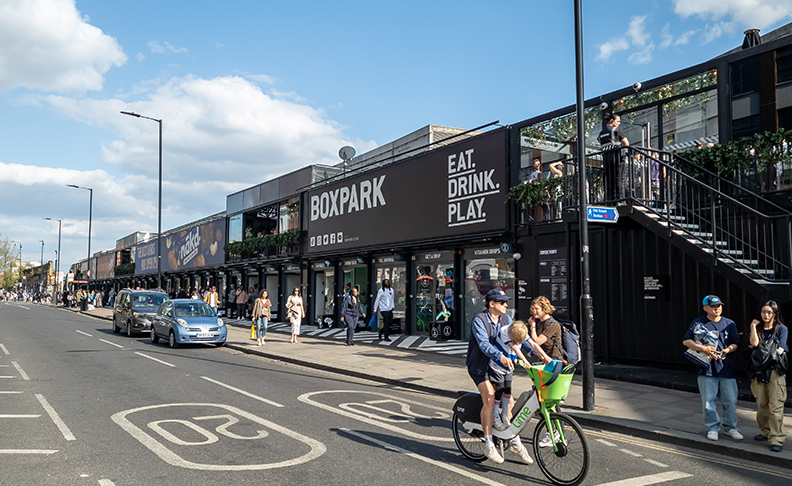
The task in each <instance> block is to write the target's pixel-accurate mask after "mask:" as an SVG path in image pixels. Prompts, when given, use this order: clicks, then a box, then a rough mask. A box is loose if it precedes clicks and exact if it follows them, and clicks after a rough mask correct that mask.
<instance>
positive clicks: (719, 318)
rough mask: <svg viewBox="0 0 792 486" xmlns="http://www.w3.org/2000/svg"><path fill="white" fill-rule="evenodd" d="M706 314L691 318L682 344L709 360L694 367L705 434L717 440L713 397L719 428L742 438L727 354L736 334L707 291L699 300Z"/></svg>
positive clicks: (715, 298) (733, 375) (719, 304)
mask: <svg viewBox="0 0 792 486" xmlns="http://www.w3.org/2000/svg"><path fill="white" fill-rule="evenodd" d="M702 304H703V305H704V312H706V313H707V315H706V316H703V317H699V318H698V319H696V320H694V321H693V322H692V323H691V324H690V327H689V328H688V330H687V332H685V336H684V341H682V344H684V345H685V346H687V347H688V348H689V349H692V350H693V351H699V352H701V353H704V354H705V355H706V356H707V357H708V358H709V359H710V362H709V363H708V364H707V366H706V368H705V367H702V366H699V367H698V368H699V369H698V388H699V393H700V394H701V405H702V409H703V412H704V425H706V426H707V438H708V439H709V440H718V432H719V431H720V428H721V420H720V417H719V416H718V410H717V400H718V398H720V401H721V404H722V405H723V430H724V432H725V433H726V434H727V435H728V436H730V437H731V438H732V439H734V440H742V439H743V435H742V434H741V433H740V431H739V430H737V379H736V376H737V374H736V372H735V369H734V360H733V359H732V356H731V354H732V353H734V352H735V351H737V348H738V347H739V345H740V335H739V334H738V333H737V325H736V324H734V321H732V320H731V319H728V318H726V317H723V301H722V300H721V299H720V298H719V297H718V296H717V295H708V296H706V297H704V301H703V302H702Z"/></svg>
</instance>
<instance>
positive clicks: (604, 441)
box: [597, 439, 619, 447]
mask: <svg viewBox="0 0 792 486" xmlns="http://www.w3.org/2000/svg"><path fill="white" fill-rule="evenodd" d="M597 442H599V443H600V444H602V445H606V446H608V447H619V446H617V445H616V444H614V443H613V442H608V441H607V440H605V439H597Z"/></svg>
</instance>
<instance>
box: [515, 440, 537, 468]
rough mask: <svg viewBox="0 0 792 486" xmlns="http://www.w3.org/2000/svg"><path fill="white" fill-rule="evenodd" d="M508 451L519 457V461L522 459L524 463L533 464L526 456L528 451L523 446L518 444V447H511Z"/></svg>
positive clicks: (529, 457)
mask: <svg viewBox="0 0 792 486" xmlns="http://www.w3.org/2000/svg"><path fill="white" fill-rule="evenodd" d="M510 449H511V450H513V451H514V453H515V454H517V455H518V456H520V459H522V460H523V462H524V463H526V464H533V462H534V461H533V459H531V456H530V455H528V449H526V448H525V446H524V445H522V444H520V445H519V446H518V447H515V446H513V445H512V446H511V447H510Z"/></svg>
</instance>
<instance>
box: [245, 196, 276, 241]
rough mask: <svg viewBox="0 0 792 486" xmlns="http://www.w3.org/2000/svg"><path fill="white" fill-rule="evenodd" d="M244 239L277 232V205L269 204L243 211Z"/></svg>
mask: <svg viewBox="0 0 792 486" xmlns="http://www.w3.org/2000/svg"><path fill="white" fill-rule="evenodd" d="M244 225H245V239H247V238H259V237H261V236H264V235H271V234H275V233H277V232H278V205H277V204H271V205H269V206H265V207H263V208H259V209H258V210H256V211H251V212H249V213H245V219H244Z"/></svg>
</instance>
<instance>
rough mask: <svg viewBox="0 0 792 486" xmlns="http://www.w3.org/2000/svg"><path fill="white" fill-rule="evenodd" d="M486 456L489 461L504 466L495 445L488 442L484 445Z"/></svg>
mask: <svg viewBox="0 0 792 486" xmlns="http://www.w3.org/2000/svg"><path fill="white" fill-rule="evenodd" d="M484 455H485V456H487V459H489V460H490V461H492V462H494V463H495V464H503V458H502V457H501V455H500V454H499V453H498V449H496V448H495V444H493V443H492V442H487V443H486V444H484Z"/></svg>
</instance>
